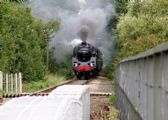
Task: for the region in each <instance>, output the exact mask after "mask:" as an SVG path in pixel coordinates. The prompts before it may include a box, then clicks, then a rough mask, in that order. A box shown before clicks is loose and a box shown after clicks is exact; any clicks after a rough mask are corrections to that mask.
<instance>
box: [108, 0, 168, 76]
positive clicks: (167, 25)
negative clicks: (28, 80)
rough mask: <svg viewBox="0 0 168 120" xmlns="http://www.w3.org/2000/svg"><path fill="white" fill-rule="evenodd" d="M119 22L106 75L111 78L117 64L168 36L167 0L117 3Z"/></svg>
mask: <svg viewBox="0 0 168 120" xmlns="http://www.w3.org/2000/svg"><path fill="white" fill-rule="evenodd" d="M118 5H119V6H118V8H117V11H118V14H119V16H118V24H117V27H116V32H117V37H116V39H115V41H114V42H115V45H116V47H117V49H118V53H117V56H116V57H115V61H114V62H113V63H112V65H111V66H112V67H109V72H111V71H113V72H112V74H111V73H109V72H107V74H108V76H109V77H111V78H112V79H114V71H115V67H116V65H117V64H118V63H119V61H121V60H122V59H124V58H127V57H129V56H134V55H136V54H139V53H140V52H143V51H146V50H148V49H150V48H152V47H155V46H157V45H159V44H161V43H163V42H165V41H167V40H168V9H167V8H168V1H167V0H161V1H157V0H145V1H141V0H136V1H134V0H128V1H121V2H120V1H119V3H118Z"/></svg>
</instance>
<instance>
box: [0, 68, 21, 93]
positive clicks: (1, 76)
mask: <svg viewBox="0 0 168 120" xmlns="http://www.w3.org/2000/svg"><path fill="white" fill-rule="evenodd" d="M0 90H3V91H5V92H9V93H21V92H22V74H21V73H15V74H8V73H3V72H1V71H0Z"/></svg>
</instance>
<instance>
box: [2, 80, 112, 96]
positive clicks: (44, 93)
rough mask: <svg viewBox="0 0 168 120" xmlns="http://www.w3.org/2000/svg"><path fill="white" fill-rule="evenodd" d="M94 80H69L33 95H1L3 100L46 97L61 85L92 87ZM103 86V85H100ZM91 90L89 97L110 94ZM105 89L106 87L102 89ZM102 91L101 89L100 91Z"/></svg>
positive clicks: (109, 93)
mask: <svg viewBox="0 0 168 120" xmlns="http://www.w3.org/2000/svg"><path fill="white" fill-rule="evenodd" d="M94 80H95V79H90V80H76V79H71V80H67V81H65V82H63V83H61V84H58V85H55V86H52V87H49V88H46V89H42V90H39V91H36V92H34V93H20V94H4V95H2V97H3V98H10V99H12V98H16V97H22V96H47V95H48V94H49V93H50V92H51V91H53V90H54V89H56V88H57V87H59V86H62V85H90V86H92V85H93V84H94V85H96V84H97V83H95V82H93V81H94ZM102 85H105V84H102ZM90 88H91V92H90V93H91V94H90V95H91V96H111V95H112V93H111V92H101V91H100V90H99V91H94V90H92V87H90ZM104 88H106V87H104ZM104 88H103V89H104ZM101 90H102V89H101Z"/></svg>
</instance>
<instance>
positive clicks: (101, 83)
mask: <svg viewBox="0 0 168 120" xmlns="http://www.w3.org/2000/svg"><path fill="white" fill-rule="evenodd" d="M88 85H89V86H90V90H91V92H98V93H112V89H113V86H112V82H111V81H110V80H108V79H107V78H104V77H98V78H96V79H93V80H91V81H90V82H89V83H88ZM117 114H118V111H117V110H116V109H115V107H114V106H113V105H112V104H111V103H110V102H109V97H107V96H91V120H118V119H117Z"/></svg>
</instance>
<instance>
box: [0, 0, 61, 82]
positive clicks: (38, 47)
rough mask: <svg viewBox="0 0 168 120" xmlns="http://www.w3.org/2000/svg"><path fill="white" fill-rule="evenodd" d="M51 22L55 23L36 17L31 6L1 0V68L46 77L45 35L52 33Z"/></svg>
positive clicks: (29, 76)
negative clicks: (39, 19) (45, 21)
mask: <svg viewBox="0 0 168 120" xmlns="http://www.w3.org/2000/svg"><path fill="white" fill-rule="evenodd" d="M57 25H58V24H57ZM46 26H47V27H46ZM51 26H52V27H53V26H56V23H52V24H51V23H49V24H47V25H44V24H43V23H42V22H40V21H36V20H35V19H34V18H33V17H32V15H31V10H30V9H29V8H23V7H19V6H18V5H17V4H16V3H13V2H4V1H3V2H0V64H1V67H0V70H2V71H4V72H22V73H23V79H24V80H26V81H28V80H41V79H44V77H45V74H46V65H45V63H44V57H45V53H46V46H47V43H48V40H47V39H48V37H47V38H46V36H49V35H50V34H51V33H52V29H51V28H52V27H51Z"/></svg>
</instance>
